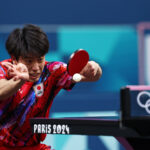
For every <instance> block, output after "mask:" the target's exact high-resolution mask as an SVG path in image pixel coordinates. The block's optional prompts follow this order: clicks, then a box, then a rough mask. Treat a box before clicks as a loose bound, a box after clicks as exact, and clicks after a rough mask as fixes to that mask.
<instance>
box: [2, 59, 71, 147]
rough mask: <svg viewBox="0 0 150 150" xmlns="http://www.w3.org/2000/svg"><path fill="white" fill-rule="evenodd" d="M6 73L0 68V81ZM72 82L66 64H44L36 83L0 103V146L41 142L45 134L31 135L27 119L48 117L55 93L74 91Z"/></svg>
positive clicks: (28, 83) (4, 69)
mask: <svg viewBox="0 0 150 150" xmlns="http://www.w3.org/2000/svg"><path fill="white" fill-rule="evenodd" d="M5 61H6V60H5ZM7 61H9V62H11V60H7ZM6 72H7V70H6V68H3V67H2V66H1V65H0V79H7V73H6ZM71 78H72V77H71V76H70V75H69V74H68V72H67V69H66V64H64V63H62V62H46V63H45V67H44V69H43V72H42V74H41V76H40V78H39V80H38V81H37V82H34V83H33V82H25V83H24V84H23V85H22V87H21V88H20V89H19V90H18V91H17V93H15V94H14V95H13V96H11V97H10V98H8V99H7V100H3V101H0V145H4V146H5V145H6V146H10V147H17V146H18V147H20V146H32V145H36V144H38V143H40V141H42V140H44V139H45V136H46V135H45V134H33V133H32V131H31V127H30V124H29V119H30V118H34V117H38V118H39V117H42V118H47V117H49V110H50V108H51V105H52V102H53V99H54V97H55V96H56V95H57V93H58V92H59V91H60V90H61V89H62V88H63V89H66V90H70V89H71V88H72V87H73V85H74V84H73V83H72V81H71Z"/></svg>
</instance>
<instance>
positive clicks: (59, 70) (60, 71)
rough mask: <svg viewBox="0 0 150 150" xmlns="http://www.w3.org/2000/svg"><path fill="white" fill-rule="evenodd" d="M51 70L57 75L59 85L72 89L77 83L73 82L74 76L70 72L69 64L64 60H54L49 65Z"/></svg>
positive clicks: (57, 84)
mask: <svg viewBox="0 0 150 150" xmlns="http://www.w3.org/2000/svg"><path fill="white" fill-rule="evenodd" d="M49 70H50V72H52V74H53V75H54V76H55V79H56V86H57V87H62V88H63V89H66V90H71V89H72V88H73V86H74V85H75V83H73V82H72V76H70V75H69V74H68V71H67V64H65V63H63V62H53V63H51V65H49Z"/></svg>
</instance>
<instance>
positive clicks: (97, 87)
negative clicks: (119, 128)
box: [0, 0, 150, 150]
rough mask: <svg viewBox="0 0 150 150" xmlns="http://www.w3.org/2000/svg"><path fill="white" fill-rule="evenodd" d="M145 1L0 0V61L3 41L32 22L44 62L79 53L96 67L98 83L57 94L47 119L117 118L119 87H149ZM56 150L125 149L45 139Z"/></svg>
mask: <svg viewBox="0 0 150 150" xmlns="http://www.w3.org/2000/svg"><path fill="white" fill-rule="evenodd" d="M149 6H150V1H149V0H144V1H141V0H132V1H131V0H114V1H111V0H92V1H91V0H76V1H73V0H63V1H58V0H55V1H51V0H43V1H42V0H22V1H20V0H13V1H10V0H5V1H2V0H0V61H1V60H3V59H7V58H9V56H8V54H7V52H6V50H5V41H6V39H7V37H8V35H9V33H10V32H11V31H12V30H13V29H14V28H17V27H22V26H23V25H24V24H28V23H32V24H36V25H39V26H40V27H41V28H42V29H43V30H44V31H45V32H46V33H47V35H48V38H49V42H50V51H49V53H48V54H47V55H46V59H47V60H48V61H63V62H66V63H67V61H68V59H69V56H70V54H71V53H72V52H73V51H75V50H77V49H79V48H82V49H85V50H87V51H88V52H89V55H90V60H94V61H96V62H98V63H99V64H100V66H101V67H102V70H103V75H102V77H101V79H100V80H99V81H98V82H93V83H79V84H77V85H76V86H75V87H74V88H73V90H72V91H70V92H66V91H63V90H62V91H61V92H60V93H59V94H58V95H57V97H56V98H55V100H54V103H53V106H52V108H51V111H50V117H53V118H57V117H81V116H82V117H85V116H86V117H87V116H119V115H120V88H121V87H123V86H126V85H138V84H149V82H150V79H149V78H148V77H149V73H150V71H149V64H150V62H149V55H150V54H149V51H148V50H149V49H150V44H149V43H150V41H149V40H150V36H149V33H150V32H149V30H150V25H149V21H150V9H149ZM43 143H46V144H48V145H51V146H52V148H54V149H56V150H76V149H78V150H124V148H123V146H121V145H120V144H119V142H118V141H117V140H116V139H115V138H114V137H108V136H86V135H85V136H80V135H47V138H46V139H45V141H44V142H43Z"/></svg>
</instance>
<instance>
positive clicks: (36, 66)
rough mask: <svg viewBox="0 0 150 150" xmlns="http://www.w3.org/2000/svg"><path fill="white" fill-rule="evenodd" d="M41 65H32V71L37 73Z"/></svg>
mask: <svg viewBox="0 0 150 150" xmlns="http://www.w3.org/2000/svg"><path fill="white" fill-rule="evenodd" d="M39 68H40V67H39V64H38V63H37V62H36V63H34V64H33V65H32V71H34V72H37V71H38V70H39Z"/></svg>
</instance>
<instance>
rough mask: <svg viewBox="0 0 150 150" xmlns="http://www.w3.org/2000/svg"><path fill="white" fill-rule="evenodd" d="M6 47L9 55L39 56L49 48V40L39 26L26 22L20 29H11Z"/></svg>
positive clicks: (16, 57)
mask: <svg viewBox="0 0 150 150" xmlns="http://www.w3.org/2000/svg"><path fill="white" fill-rule="evenodd" d="M6 49H7V51H8V53H9V55H10V56H13V57H15V59H16V60H18V59H19V57H20V56H21V57H28V56H30V57H31V56H33V57H41V56H44V55H45V54H46V53H47V52H48V50H49V41H48V38H47V35H46V33H44V32H43V31H42V30H41V29H40V27H38V26H36V25H33V24H28V25H25V26H24V27H23V28H22V29H21V28H17V29H15V30H13V31H12V32H11V33H10V35H9V36H8V39H7V41H6Z"/></svg>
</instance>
